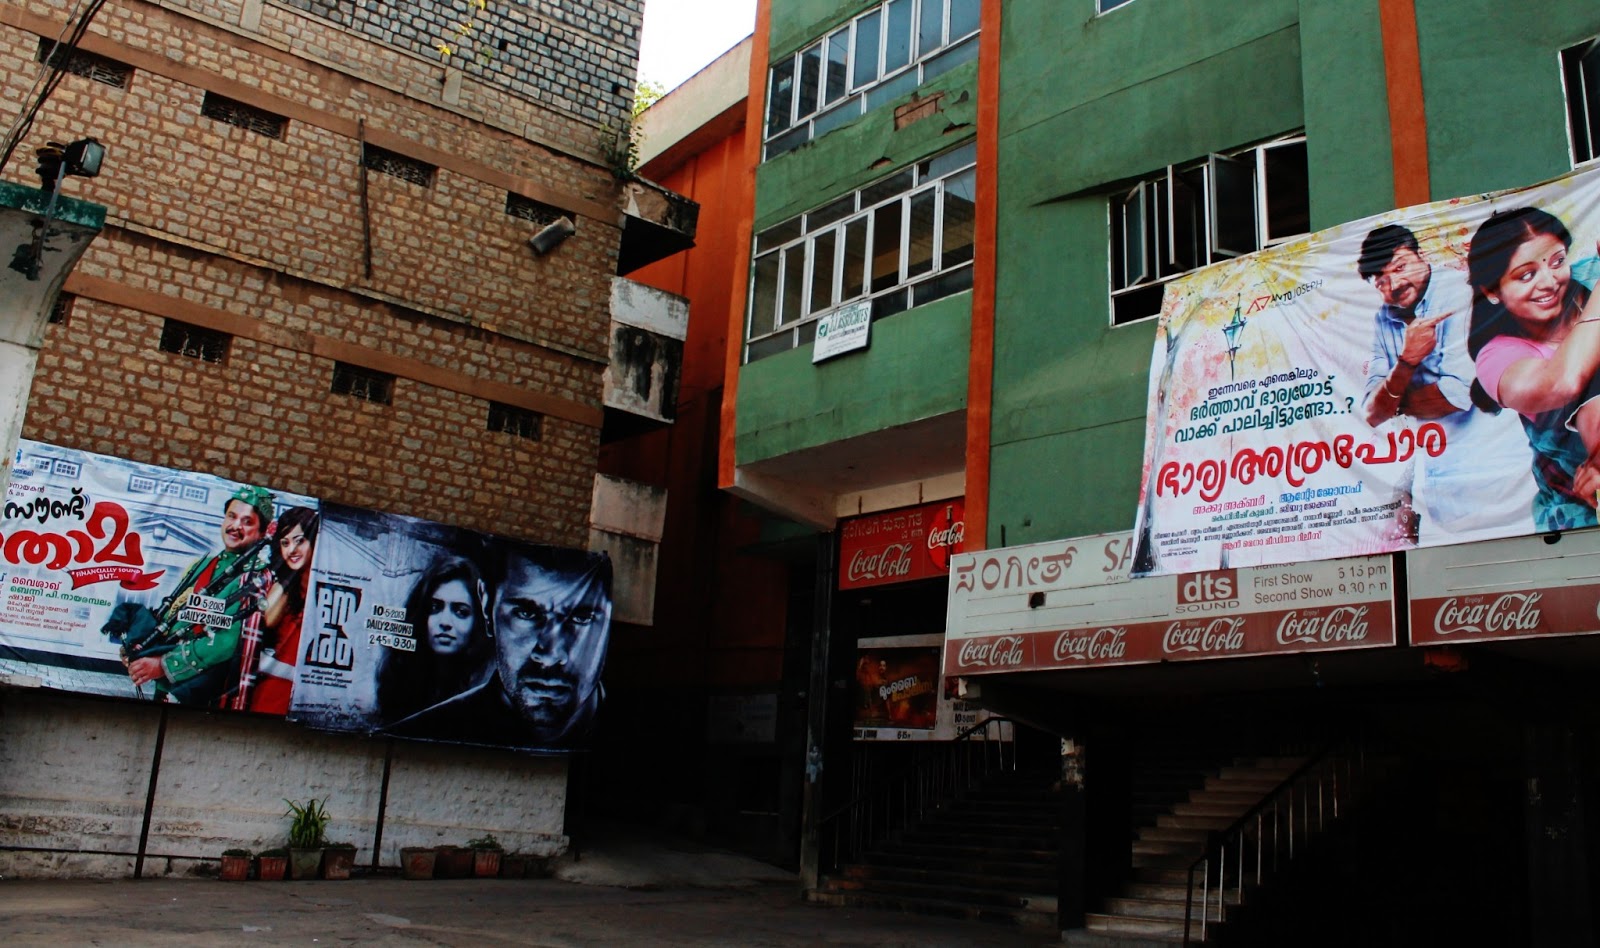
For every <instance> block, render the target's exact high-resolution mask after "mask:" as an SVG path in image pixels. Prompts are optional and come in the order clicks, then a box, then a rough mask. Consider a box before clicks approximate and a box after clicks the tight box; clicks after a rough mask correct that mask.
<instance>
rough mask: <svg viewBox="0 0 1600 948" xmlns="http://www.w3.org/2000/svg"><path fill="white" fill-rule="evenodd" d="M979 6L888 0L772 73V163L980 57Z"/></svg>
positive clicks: (974, 1) (959, 1) (969, 1)
mask: <svg viewBox="0 0 1600 948" xmlns="http://www.w3.org/2000/svg"><path fill="white" fill-rule="evenodd" d="M978 6H979V0H887V2H885V3H883V4H880V5H879V6H877V7H874V8H873V9H871V10H869V11H868V12H866V13H863V14H861V15H860V16H858V17H856V18H855V19H853V20H851V21H850V22H849V23H846V24H844V25H843V26H841V27H839V28H838V29H836V30H834V31H832V32H830V33H829V34H828V35H826V36H824V37H822V38H821V39H819V40H817V41H816V42H815V43H812V44H811V45H810V46H807V47H806V48H805V49H802V50H801V51H800V52H798V53H795V54H794V55H793V56H788V57H785V58H784V59H782V60H781V61H779V62H778V63H776V64H774V65H773V66H772V69H771V71H770V72H769V79H768V82H767V129H766V136H765V137H766V138H767V145H766V153H765V157H766V158H772V157H775V156H777V155H781V154H783V153H784V152H786V151H790V150H791V149H794V148H797V147H799V146H800V145H803V144H805V143H806V142H808V141H810V140H811V139H813V138H817V137H820V136H822V135H824V134H826V133H828V132H830V131H832V130H833V129H835V128H837V127H839V126H840V125H843V124H844V123H846V122H848V121H850V120H851V119H853V118H855V117H856V116H858V115H861V114H863V113H864V112H868V111H871V110H872V109H874V108H876V107H877V106H879V105H881V104H882V103H884V102H888V101H889V100H891V99H897V98H899V97H900V96H903V95H905V94H906V93H908V92H910V91H911V90H912V89H915V88H917V86H919V85H921V84H922V83H924V82H927V81H929V80H931V79H933V78H934V77H935V76H938V75H942V74H943V73H945V72H948V71H949V70H951V69H953V68H954V67H956V66H958V65H960V64H961V63H964V62H967V61H969V60H971V59H973V58H974V57H976V56H977V55H978V41H977V38H976V35H975V34H976V33H977V32H978Z"/></svg>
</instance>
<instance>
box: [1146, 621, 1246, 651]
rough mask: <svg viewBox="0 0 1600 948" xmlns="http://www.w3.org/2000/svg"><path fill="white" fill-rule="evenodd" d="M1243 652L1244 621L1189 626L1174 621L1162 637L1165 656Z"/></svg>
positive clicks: (1162, 648)
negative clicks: (1192, 653)
mask: <svg viewBox="0 0 1600 948" xmlns="http://www.w3.org/2000/svg"><path fill="white" fill-rule="evenodd" d="M1243 649H1244V620H1243V619H1228V618H1222V619H1212V620H1211V621H1210V622H1202V623H1197V624H1193V625H1188V624H1185V623H1183V622H1174V623H1172V624H1171V625H1169V626H1167V632H1166V634H1165V635H1163V636H1162V638H1161V650H1162V651H1163V652H1165V653H1167V654H1168V655H1171V654H1173V653H1175V652H1197V653H1205V654H1208V655H1210V654H1216V653H1218V652H1238V651H1242V650H1243Z"/></svg>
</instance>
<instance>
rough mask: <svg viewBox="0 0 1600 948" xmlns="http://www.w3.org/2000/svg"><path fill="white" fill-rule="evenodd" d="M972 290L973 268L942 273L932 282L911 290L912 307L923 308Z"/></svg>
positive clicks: (927, 281) (928, 281)
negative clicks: (923, 305) (922, 306)
mask: <svg viewBox="0 0 1600 948" xmlns="http://www.w3.org/2000/svg"><path fill="white" fill-rule="evenodd" d="M970 289H972V268H971V267H962V268H961V269H959V270H954V271H952V272H950V273H941V274H939V275H938V276H936V277H934V278H933V279H931V280H923V281H922V282H921V283H918V284H917V285H916V286H914V287H912V288H911V290H912V292H911V305H912V306H921V305H922V304H923V303H931V302H933V301H934V300H942V299H944V298H945V297H946V296H954V295H956V294H957V293H962V292H965V291H967V290H970Z"/></svg>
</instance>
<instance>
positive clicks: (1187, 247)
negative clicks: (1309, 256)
mask: <svg viewBox="0 0 1600 948" xmlns="http://www.w3.org/2000/svg"><path fill="white" fill-rule="evenodd" d="M1310 230H1311V193H1310V175H1309V173H1308V170H1307V166H1306V140H1305V136H1303V135H1296V136H1292V137H1289V138H1282V139H1278V140H1276V141H1271V142H1267V143H1265V144H1262V145H1255V146H1252V147H1250V148H1246V149H1243V150H1240V151H1236V152H1233V153H1230V154H1225V155H1207V156H1206V157H1204V158H1199V159H1196V160H1194V161H1191V162H1186V163H1184V164H1180V165H1169V166H1167V167H1166V168H1163V169H1162V170H1160V171H1158V172H1156V173H1155V174H1153V175H1150V176H1149V177H1146V178H1145V179H1143V180H1141V181H1139V182H1137V183H1135V184H1134V185H1133V187H1132V189H1131V190H1129V191H1127V192H1125V193H1122V194H1118V195H1115V196H1113V197H1112V198H1111V322H1112V324H1113V325H1121V324H1122V323H1126V322H1132V321H1133V320H1136V319H1143V318H1144V317H1146V316H1154V315H1155V314H1156V313H1157V312H1159V311H1160V309H1161V292H1162V288H1163V286H1164V284H1165V283H1166V282H1167V281H1168V280H1170V279H1172V278H1173V277H1175V276H1178V275H1179V274H1183V273H1187V272H1189V271H1190V270H1194V269H1196V268H1198V267H1203V266H1205V265H1207V264H1210V263H1215V262H1216V261H1218V260H1224V259H1227V258H1230V257H1239V256H1243V255H1244V254H1247V253H1251V252H1253V251H1256V250H1260V249H1261V248H1263V247H1270V246H1272V245H1274V244H1278V243H1282V242H1283V241H1285V240H1289V239H1290V238H1293V237H1298V236H1301V235H1302V234H1306V233H1308V232H1310Z"/></svg>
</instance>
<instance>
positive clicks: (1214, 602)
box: [1178, 569, 1239, 612]
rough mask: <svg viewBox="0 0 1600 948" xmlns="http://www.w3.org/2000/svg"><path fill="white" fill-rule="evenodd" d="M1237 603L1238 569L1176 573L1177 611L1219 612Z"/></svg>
mask: <svg viewBox="0 0 1600 948" xmlns="http://www.w3.org/2000/svg"><path fill="white" fill-rule="evenodd" d="M1238 604H1239V571H1238V570H1232V569H1215V570H1211V571H1209V572H1205V573H1180V574H1179V575H1178V611H1179V612H1220V611H1222V610H1224V609H1229V608H1232V607H1235V606H1237V605H1238Z"/></svg>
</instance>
